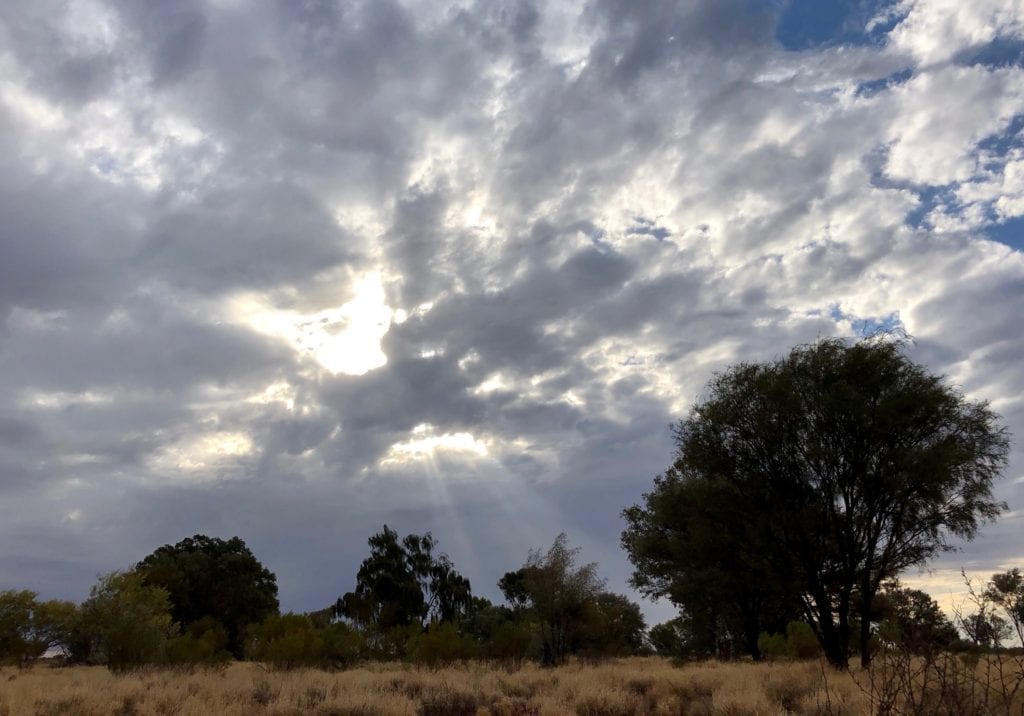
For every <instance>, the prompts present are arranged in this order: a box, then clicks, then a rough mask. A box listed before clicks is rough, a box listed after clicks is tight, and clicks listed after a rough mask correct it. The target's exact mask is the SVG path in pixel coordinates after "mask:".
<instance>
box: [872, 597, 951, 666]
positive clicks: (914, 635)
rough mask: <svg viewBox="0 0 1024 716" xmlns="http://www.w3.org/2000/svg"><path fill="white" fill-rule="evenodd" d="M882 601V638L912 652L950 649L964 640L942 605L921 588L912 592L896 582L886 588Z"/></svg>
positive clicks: (879, 598)
mask: <svg viewBox="0 0 1024 716" xmlns="http://www.w3.org/2000/svg"><path fill="white" fill-rule="evenodd" d="M878 601H879V604H878V605H877V608H878V610H879V612H880V617H881V626H880V628H879V632H880V635H881V636H882V638H883V639H885V640H886V641H890V642H892V643H894V644H896V645H898V646H899V647H901V648H904V649H907V650H909V651H910V652H911V653H917V654H921V653H933V652H935V651H941V650H946V649H949V648H951V647H952V646H953V645H954V644H956V642H957V641H958V640H959V638H960V636H959V634H957V631H956V627H955V626H954V625H953V622H951V621H950V620H949V618H948V617H947V616H946V615H945V614H944V613H943V612H942V609H941V608H940V607H939V605H938V603H937V602H936V601H935V600H934V599H933V598H932V597H931V596H930V595H928V594H927V593H925V592H922V591H921V590H919V589H908V588H906V587H903V586H901V585H900V583H899V582H898V581H896V580H893V581H890V582H887V583H886V584H885V585H884V589H883V591H882V592H881V593H880V594H879V595H878Z"/></svg>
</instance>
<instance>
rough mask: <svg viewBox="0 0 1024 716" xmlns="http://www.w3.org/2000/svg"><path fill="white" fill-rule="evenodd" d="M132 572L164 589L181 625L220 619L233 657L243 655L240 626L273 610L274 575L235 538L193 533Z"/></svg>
mask: <svg viewBox="0 0 1024 716" xmlns="http://www.w3.org/2000/svg"><path fill="white" fill-rule="evenodd" d="M136 571H138V572H139V574H141V575H142V577H143V578H144V580H145V582H146V584H147V585H149V586H154V587H160V588H162V589H164V590H166V592H167V594H168V597H169V598H170V603H171V615H172V617H173V618H174V620H175V621H176V622H178V623H179V624H181V625H182V626H183V627H185V628H186V629H187V628H188V626H189V625H190V624H193V623H195V622H199V621H201V620H204V619H210V618H212V619H215V620H217V621H218V622H219V623H220V624H222V625H223V626H224V629H225V631H226V633H227V637H228V642H227V648H228V650H229V651H230V652H231V653H232V654H234V655H235V656H241V655H242V636H243V633H244V631H245V627H246V626H247V625H249V624H255V623H257V622H260V621H262V620H263V619H264V618H265V617H267V616H268V615H270V614H276V613H277V609H278V602H277V579H276V577H275V576H274V575H273V573H271V572H270V571H269V570H268V569H266V568H265V567H264V566H263V565H262V564H260V562H259V561H258V560H257V559H256V557H255V556H254V555H253V553H252V552H251V551H249V548H248V547H246V545H245V542H243V541H242V540H241V539H239V538H238V537H233V538H231V539H229V540H226V541H225V540H222V539H218V538H216V537H207V536H206V535H195V536H194V537H189V538H187V539H184V540H182V541H180V542H178V543H177V544H175V545H173V546H172V545H164V546H163V547H160V548H159V549H157V550H156V551H154V552H153V553H152V554H151V555H149V556H148V557H146V558H145V559H144V560H142V561H141V562H140V563H139V564H138V565H137V566H136Z"/></svg>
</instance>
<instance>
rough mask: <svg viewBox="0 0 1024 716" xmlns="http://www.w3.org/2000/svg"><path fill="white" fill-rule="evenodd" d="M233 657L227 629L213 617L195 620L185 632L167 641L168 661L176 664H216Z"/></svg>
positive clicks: (225, 661) (226, 661)
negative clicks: (229, 646)
mask: <svg viewBox="0 0 1024 716" xmlns="http://www.w3.org/2000/svg"><path fill="white" fill-rule="evenodd" d="M233 658H234V657H233V656H232V655H231V652H230V651H228V633H227V630H226V629H225V628H224V625H223V624H221V623H220V622H218V621H217V620H216V619H214V618H213V617H205V618H203V619H200V620H199V621H197V622H193V623H192V624H190V625H189V627H188V629H186V630H185V633H184V634H182V635H181V636H179V637H175V638H173V639H171V640H170V641H168V642H167V663H169V664H172V665H174V666H193V665H196V666H198V665H202V666H216V665H218V664H226V663H228V662H229V661H231V660H232V659H233Z"/></svg>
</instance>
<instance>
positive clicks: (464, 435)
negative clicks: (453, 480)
mask: <svg viewBox="0 0 1024 716" xmlns="http://www.w3.org/2000/svg"><path fill="white" fill-rule="evenodd" d="M445 455H447V456H453V457H461V458H468V459H473V458H484V457H487V456H488V455H489V450H488V447H487V443H486V442H485V441H482V440H479V439H478V438H476V437H475V436H474V435H473V434H472V433H468V432H454V433H440V434H439V433H438V432H437V429H436V428H435V427H434V426H433V425H431V424H429V423H422V424H420V425H417V426H416V427H415V428H413V429H412V433H411V437H410V438H409V439H408V440H405V441H402V442H398V443H395V444H394V445H392V446H391V448H390V449H389V450H388V452H387V455H385V456H384V458H383V459H382V460H381V463H380V464H381V466H382V467H385V466H395V465H401V464H404V463H410V462H415V461H418V460H424V459H427V460H429V459H433V458H434V457H435V456H445Z"/></svg>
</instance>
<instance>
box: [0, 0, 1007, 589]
mask: <svg viewBox="0 0 1024 716" xmlns="http://www.w3.org/2000/svg"><path fill="white" fill-rule="evenodd" d="M774 12H775V11H774V10H773V9H772V8H771V7H770V6H769V5H766V4H764V3H750V2H746V1H745V0H729V1H728V2H717V1H711V0H708V1H701V2H667V1H665V2H662V1H659V2H653V3H634V2H625V1H622V0H595V1H594V2H590V3H587V4H585V5H583V6H580V5H578V4H576V3H564V4H560V3H556V2H525V3H519V2H483V1H480V2H468V3H462V4H461V5H458V6H455V5H447V4H444V3H440V2H439V3H432V2H431V3H425V4H413V3H401V2H395V1H393V0H387V1H384V2H378V1H372V2H370V1H367V2H328V1H326V0H325V1H314V2H303V3H296V2H285V1H283V0H282V1H281V2H277V3H261V4H257V5H251V4H246V3H230V2H200V1H199V0H195V1H190V2H181V3H159V4H148V5H147V4H138V3H131V2H112V3H108V2H100V1H99V0H97V1H95V2H93V1H92V0H89V1H84V0H83V1H81V2H71V3H52V4H51V3H30V4H17V5H14V6H12V7H5V8H4V9H3V10H2V11H0V49H2V50H3V52H2V53H0V79H2V80H3V83H0V151H2V153H3V156H4V158H5V168H4V171H3V172H2V173H0V215H2V216H3V217H4V221H3V224H2V226H0V317H2V321H3V323H2V325H0V490H2V491H3V493H4V495H5V500H4V501H3V502H2V503H0V542H2V543H4V544H5V545H7V547H6V549H5V550H4V553H3V554H2V555H0V575H2V577H3V583H0V587H7V586H12V587H14V586H28V587H32V588H35V589H39V590H40V591H42V592H43V593H44V594H46V595H47V596H49V595H50V594H53V595H56V596H66V597H75V598H80V597H81V596H84V594H85V591H86V589H87V587H88V584H89V582H90V581H91V580H92V578H93V577H94V575H95V574H96V573H97V572H100V571H105V570H109V569H112V568H117V567H124V566H127V565H128V564H130V563H131V562H133V561H135V560H137V559H139V558H141V557H142V556H144V554H145V553H146V552H148V551H149V550H150V549H152V548H154V547H156V546H158V545H160V544H163V543H165V542H174V541H176V540H178V539H181V538H182V537H183V536H186V535H190V534H193V533H196V532H206V533H209V534H216V535H221V536H229V535H231V534H239V535H241V536H242V537H243V538H245V539H246V540H247V542H249V544H250V545H251V546H252V547H253V549H254V550H255V551H256V553H257V555H259V556H260V557H261V558H263V559H264V560H265V561H266V562H267V564H268V565H269V566H270V567H271V568H272V569H274V570H275V571H276V572H277V573H278V575H279V577H280V581H281V586H282V597H283V600H284V604H285V606H286V607H288V608H298V609H310V608H318V607H322V606H324V605H325V604H328V603H330V602H332V601H333V600H334V599H335V598H336V597H337V596H338V594H340V593H341V592H343V591H345V590H346V589H349V588H351V586H352V583H351V580H352V576H353V574H354V572H355V569H356V565H357V564H358V561H359V560H360V559H361V558H362V556H363V554H364V552H365V539H366V537H367V536H368V535H369V534H370V533H371V532H372V531H374V530H376V529H379V527H380V525H381V524H383V523H384V522H387V523H388V524H390V525H392V526H396V527H398V529H399V530H400V531H403V532H412V531H425V530H428V529H431V530H434V532H435V534H436V535H437V536H438V537H439V538H440V539H441V543H442V546H443V548H444V549H445V550H447V551H449V552H450V553H451V555H452V557H453V558H454V559H455V562H456V564H457V565H459V566H460V568H461V569H463V570H464V571H465V572H467V573H468V574H469V576H470V577H471V578H473V580H474V587H475V588H476V589H477V590H478V591H480V592H481V593H484V594H489V595H491V596H497V594H496V590H495V589H494V586H493V583H494V582H495V581H496V579H497V578H498V576H500V574H501V572H503V571H505V570H506V569H511V568H513V567H515V566H517V565H518V564H519V563H521V561H522V560H523V559H524V558H525V556H526V553H527V551H528V550H529V549H530V548H537V547H545V546H547V545H548V544H550V541H551V539H553V537H554V535H555V534H557V533H558V532H559V531H561V530H563V529H565V530H568V531H569V533H570V536H571V538H572V539H573V541H574V542H578V543H580V544H582V545H583V546H584V547H585V554H584V556H585V557H586V558H587V559H598V560H600V561H602V562H603V567H604V571H605V573H606V574H607V575H608V576H609V577H610V579H611V582H612V585H613V586H614V587H615V588H616V589H624V588H625V578H626V577H627V575H628V565H627V563H626V561H625V558H624V557H623V555H622V553H621V551H620V550H619V549H618V546H617V534H618V531H619V529H620V525H619V522H618V515H619V512H620V510H621V509H622V507H624V506H626V505H627V504H630V503H632V502H635V501H636V500H637V499H639V496H640V494H641V493H642V492H643V491H644V490H646V489H648V488H649V487H650V482H651V479H652V477H653V476H654V475H655V474H657V473H658V472H660V471H661V470H663V469H664V468H665V467H666V466H667V464H668V462H669V460H670V459H671V453H672V445H671V439H670V433H669V431H668V425H669V423H671V422H672V421H673V420H675V419H677V418H678V417H679V416H680V414H681V413H682V412H684V411H685V410H686V408H687V407H688V405H689V404H690V403H691V401H692V400H693V399H695V398H696V397H697V396H698V395H699V394H700V392H701V390H702V389H703V386H704V385H705V383H706V381H707V380H708V379H709V377H710V376H711V375H712V374H713V372H714V371H715V370H720V369H722V368H723V367H724V366H726V365H728V364H729V363H730V362H732V361H735V360H740V359H749V360H761V359H770V358H773V357H775V356H778V355H780V354H782V353H784V352H785V351H786V350H787V349H788V348H789V347H790V346H792V345H794V344H796V343H801V342H806V341H811V340H814V339H815V338H817V337H819V336H822V335H833V334H837V333H838V334H851V333H853V332H854V327H853V326H852V325H851V324H850V323H849V320H850V317H863V318H875V319H878V318H879V317H884V316H889V315H892V314H894V313H896V312H898V314H899V317H900V319H901V320H902V321H903V322H904V324H905V325H906V326H907V328H908V330H909V331H910V332H911V333H912V334H913V335H914V336H915V340H916V345H915V347H914V348H913V353H912V355H913V357H915V358H916V359H919V360H921V361H922V362H924V363H925V364H926V365H928V366H929V367H930V368H931V369H933V370H936V371H938V372H943V373H945V374H947V375H948V376H949V377H950V380H951V381H953V382H955V383H957V384H958V385H961V386H962V387H963V388H964V390H965V391H967V392H968V393H969V394H970V395H972V396H975V397H979V398H981V397H984V398H989V399H991V400H992V401H993V405H994V406H995V407H996V409H997V410H998V411H999V412H1001V413H1002V415H1003V416H1004V419H1005V421H1006V424H1007V425H1008V426H1009V427H1010V429H1011V430H1012V431H1013V432H1015V433H1020V432H1022V431H1024V409H1022V407H1021V406H1022V405H1024V402H1022V401H1024V383H1022V379H1021V376H1020V375H1019V371H1018V370H1017V369H1016V365H1015V362H1014V359H1015V357H1016V356H1019V355H1020V354H1021V351H1022V350H1024V345H1021V341H1022V340H1024V339H1022V337H1021V335H1020V331H1019V330H1018V328H1017V323H1016V317H1017V316H1018V315H1020V313H1021V311H1022V310H1024V306H1019V305H1018V304H1019V303H1020V297H1021V295H1022V291H1021V288H1022V280H1024V278H1022V277H1024V264H1022V260H1021V254H1020V253H1019V252H1012V251H1004V250H1002V248H1000V247H998V246H996V245H994V244H991V243H990V242H985V241H983V240H981V239H980V238H979V234H978V230H979V229H980V228H981V227H983V226H985V225H986V224H985V223H984V222H985V221H988V219H986V218H984V217H981V218H979V216H980V214H979V215H978V216H975V214H977V213H978V212H977V211H975V210H974V209H972V207H973V206H984V207H995V206H996V205H997V203H998V206H1000V207H1003V208H1001V209H1000V211H1005V212H1009V213H1008V214H1007V216H1009V215H1011V214H1012V213H1013V212H1014V211H1016V209H1014V208H1013V207H1014V206H1015V203H1014V202H1015V201H1017V200H1018V197H1019V196H1020V195H1024V187H1016V185H1014V184H1013V181H1014V179H1013V176H1014V173H1013V157H1014V156H1015V155H1014V152H1015V151H1016V150H1015V149H1014V148H1013V147H1012V146H1011V145H1010V144H1006V146H1003V145H1000V146H999V147H995V148H993V147H982V146H981V144H979V142H980V141H981V138H983V137H984V136H987V135H990V134H992V133H993V132H1000V131H1004V130H1005V129H1006V127H1007V126H1008V124H1007V123H1008V122H1009V119H1008V118H1009V117H1011V116H1013V114H1014V113H1020V112H1022V111H1024V72H1022V71H1021V70H1020V68H1016V67H1009V68H1004V69H1002V70H999V71H998V72H997V71H996V70H993V69H992V68H988V67H984V66H980V67H971V68H959V67H955V66H952V65H950V64H949V63H948V62H946V61H945V60H942V59H941V58H942V57H945V56H946V54H948V56H949V57H953V56H955V55H956V53H957V51H958V49H957V47H959V50H961V51H962V50H963V49H964V48H966V47H968V46H970V47H974V45H976V44H977V41H976V40H975V39H972V38H971V36H970V33H968V32H967V29H969V28H974V27H977V25H978V23H979V22H984V19H983V18H984V15H983V14H982V15H978V14H977V13H976V12H975V10H973V9H971V8H966V6H965V8H962V9H959V10H957V13H959V14H960V15H958V20H959V21H960V22H959V24H957V25H955V26H953V29H950V30H949V33H950V34H949V37H948V38H946V43H947V44H948V45H949V48H945V49H943V48H941V47H938V46H937V45H936V44H935V42H934V38H932V37H930V35H929V33H928V32H926V31H925V30H923V29H922V28H925V29H926V28H927V27H929V24H928V23H929V22H930V20H929V18H930V17H932V16H933V15H932V14H930V13H934V12H936V8H935V6H933V4H932V3H928V2H918V3H914V4H913V6H912V7H910V6H908V8H907V12H906V17H905V18H903V17H901V18H900V20H899V22H897V24H896V26H895V27H894V28H893V27H890V26H889V25H887V26H886V27H885V32H889V30H891V32H890V33H889V34H888V35H885V37H884V38H883V39H885V42H882V44H880V45H872V46H858V47H850V46H845V45H840V46H835V47H827V46H826V47H823V48H821V49H813V48H812V49H807V50H804V51H801V52H790V51H787V50H785V49H784V48H782V47H780V46H779V45H778V44H777V41H776V39H775V37H774V32H775V27H776V20H777V18H776V17H775V15H774ZM978 12H981V11H978ZM979 17H982V20H978V18H979ZM890 24H891V23H890ZM1014 27H1017V25H1014V24H1012V23H1010V24H1007V25H1006V26H1004V27H1000V28H997V29H996V30H994V31H993V35H992V36H993V37H994V36H995V35H996V34H998V35H1000V36H1006V35H1013V34H1014V32H1016V30H1014V29H1013V28H1014ZM957 28H963V29H964V32H962V33H961V32H960V30H959V29H957ZM879 33H882V31H881V30H880V31H878V32H877V33H876V34H879ZM882 34H884V33H882ZM961 35H963V36H961ZM880 36H881V35H880ZM985 36H986V35H985V33H984V32H980V34H978V37H985ZM880 41H881V40H880ZM947 50H948V52H947ZM944 53H945V54H944ZM936 58H938V59H936ZM899 71H905V72H904V73H905V74H906V78H905V79H904V80H903V81H901V82H898V83H895V82H894V83H891V84H889V83H883V84H882V85H877V86H876V85H871V86H872V88H873V91H872V92H870V93H865V92H863V91H860V89H859V88H862V87H863V86H864V83H866V82H872V81H876V80H879V79H880V78H886V77H890V76H892V75H893V73H896V72H899ZM901 77H902V75H901ZM950 96H966V97H970V98H971V99H972V101H971V102H963V103H959V104H958V103H956V102H950V100H949V97H950ZM990 107H991V108H993V111H989V109H988V108H990ZM989 115H991V116H989ZM938 117H941V118H942V119H941V121H940V120H938V119H937V118H938ZM922 127H925V128H930V129H929V131H923V130H921V128H922ZM992 167H996V169H998V171H996V169H992ZM974 168H977V169H974ZM972 172H973V173H974V174H972ZM986 172H987V173H986ZM975 174H976V176H975ZM964 176H970V177H971V178H970V179H969V180H965V179H963V177H964ZM951 182H952V183H951ZM930 187H943V189H942V190H943V191H945V192H947V193H949V194H950V195H951V196H952V195H956V192H958V191H959V192H961V194H964V197H965V198H960V199H958V202H956V203H955V205H952V204H951V205H952V206H953V208H952V209H950V210H949V212H952V213H950V214H949V216H946V217H945V219H944V220H945V222H946V223H945V224H942V225H941V226H940V225H939V224H941V223H942V222H941V221H940V219H943V217H942V216H938V215H937V214H936V215H934V216H932V218H931V219H930V220H933V221H932V223H933V224H934V225H935V229H934V231H932V232H930V233H925V232H923V231H922V230H921V229H920V228H913V227H919V226H921V225H923V224H921V222H920V221H918V222H917V223H916V224H915V223H914V222H912V221H910V218H909V217H910V215H911V213H912V212H914V211H915V207H917V206H918V205H919V204H920V203H921V201H922V197H927V196H928V192H929V191H933V193H934V190H932V189H930ZM968 191H973V192H974V193H975V194H976V195H978V196H977V197H975V198H970V197H967V196H966V194H965V192H968ZM1000 202H1001V203H1000ZM972 211H974V212H975V214H972ZM366 275H371V276H377V277H379V280H380V290H381V291H382V292H383V294H384V297H385V301H386V303H387V304H388V306H389V307H390V308H391V309H396V310H397V309H401V314H397V313H396V314H395V320H394V321H393V322H392V323H391V324H390V326H387V325H386V324H387V319H386V318H383V317H382V318H378V319H374V320H378V321H380V322H383V326H382V327H381V330H380V331H378V333H383V332H384V329H387V330H386V334H385V335H384V336H383V338H382V340H381V343H380V348H381V349H382V350H383V352H384V354H385V355H386V356H387V362H386V363H385V364H384V365H382V366H380V367H377V368H374V369H372V370H368V371H367V372H365V373H362V374H357V375H346V374H343V373H339V374H331V373H330V372H329V371H327V370H326V369H325V368H324V366H322V365H321V364H320V363H318V358H323V356H322V355H320V354H319V353H318V350H322V348H318V344H317V341H318V340H319V341H326V339H327V338H328V337H334V336H335V335H336V334H339V333H340V334H344V333H345V331H346V330H350V329H352V330H355V329H354V327H355V326H356V325H357V324H358V323H359V321H358V318H359V316H358V315H352V314H345V315H339V316H334V315H333V314H330V311H332V310H334V309H337V308H338V307H339V306H343V305H344V304H346V303H347V302H349V301H353V300H355V301H356V303H357V304H358V303H359V300H364V301H365V300H369V299H367V298H366V296H365V295H360V294H359V291H358V290H357V288H358V286H360V285H361V284H360V283H359V281H360V280H363V278H361V277H365V276H366ZM374 280H376V279H374ZM370 284H373V281H370ZM374 285H375V284H374ZM373 300H374V301H375V300H376V299H373ZM360 305H361V304H360ZM360 310H364V309H360ZM365 310H369V309H365ZM325 312H326V313H325ZM382 315H385V314H382ZM364 328H365V326H364ZM371 328H377V327H376V326H371ZM332 331H333V333H332ZM371 332H372V331H371ZM300 334H301V337H302V341H303V342H302V343H301V344H300V343H299V341H298V338H297V336H299V335H300ZM321 334H322V335H321ZM373 335H377V333H374V334H373ZM360 340H363V342H364V343H366V345H365V346H363V345H361V344H360V345H356V344H352V343H344V344H343V348H342V349H339V350H342V351H348V352H353V353H359V352H360V351H367V352H372V350H374V349H376V345H375V343H374V341H375V339H374V338H370V337H364V338H363V339H360ZM431 441H433V442H431ZM431 445H434V447H430V446H431ZM403 449H404V450H405V452H403ZM1022 460H1024V455H1021V453H1020V451H1019V448H1015V452H1014V456H1013V461H1012V463H1011V466H1010V468H1009V470H1008V475H1009V476H1010V477H1011V478H1014V477H1017V476H1019V473H1020V471H1021V467H1020V466H1021V464H1024V462H1022ZM1022 489H1024V488H1022V487H1021V485H1020V484H1015V483H1012V481H1011V480H1007V481H1006V482H1005V483H1004V484H1002V485H1000V487H999V490H1000V495H1001V496H1003V497H1005V499H1007V500H1008V501H1009V502H1010V503H1011V507H1013V508H1014V509H1020V508H1021V506H1022V505H1024V502H1022V500H1024V496H1022V494H1021V491H1022ZM1016 524H1017V523H1016V522H1011V521H1007V522H1006V523H1004V524H1000V525H999V526H998V527H996V528H994V529H993V530H992V534H993V538H992V540H991V541H987V540H983V541H980V542H978V543H976V545H973V546H972V547H971V549H972V550H976V552H974V553H972V556H971V557H970V559H972V560H975V561H976V562H977V563H978V564H981V565H984V566H985V568H987V566H989V565H993V564H996V563H1001V562H1006V561H1012V560H1014V559H1019V558H1024V555H1021V554H1019V548H1018V546H1016V545H1015V544H1014V543H1013V541H1012V539H1010V535H1011V533H1012V532H1013V530H1014V529H1015V527H1014V526H1015V525H1016ZM965 554H966V553H965ZM965 559H967V557H965ZM972 563H973V562H972Z"/></svg>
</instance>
